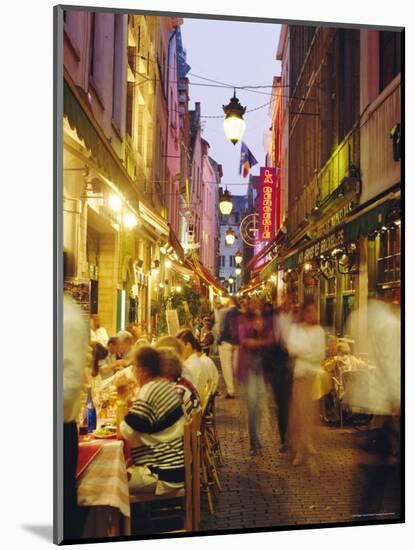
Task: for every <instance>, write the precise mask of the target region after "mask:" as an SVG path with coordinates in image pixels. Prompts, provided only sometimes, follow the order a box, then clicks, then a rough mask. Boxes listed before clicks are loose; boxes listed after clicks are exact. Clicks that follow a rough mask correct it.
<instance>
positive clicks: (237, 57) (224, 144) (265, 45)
mask: <svg viewBox="0 0 415 550" xmlns="http://www.w3.org/2000/svg"><path fill="white" fill-rule="evenodd" d="M280 29H281V26H280V25H277V24H265V23H250V22H245V21H244V22H239V21H215V20H206V19H184V24H183V25H182V27H181V31H182V37H183V47H184V48H185V49H186V50H187V63H188V64H189V65H190V66H191V70H190V74H189V75H188V77H189V80H190V82H191V83H192V82H194V83H200V84H202V83H204V84H210V83H209V82H206V81H205V80H201V79H199V78H196V77H195V76H193V75H199V76H203V77H205V78H210V79H213V80H217V81H220V82H224V83H226V84H231V85H233V86H246V85H247V86H255V85H256V86H257V85H267V86H271V85H272V81H273V77H274V76H277V75H279V74H280V66H281V64H280V61H277V60H276V59H275V58H276V52H277V46H278V39H279V33H280ZM258 91H259V92H261V93H254V92H250V91H247V90H236V95H237V97H238V98H239V100H240V103H241V105H243V106H244V107H245V106H246V107H247V111H248V110H249V109H253V108H255V107H259V106H260V105H263V104H264V103H267V102H268V101H270V100H271V95H267V94H271V88H263V89H260V90H258ZM231 96H233V89H231V88H229V89H228V88H210V87H204V86H194V85H193V86H192V85H190V105H189V108H190V109H193V108H194V103H195V102H196V101H200V104H201V114H202V117H203V115H221V118H219V119H203V118H202V125H204V130H203V137H204V138H205V139H206V140H207V141H208V142H209V144H210V150H209V153H210V156H211V157H212V158H214V159H215V160H216V161H217V162H218V163H220V164H222V166H223V178H222V182H223V184H226V183H228V184H235V183H237V184H238V185H229V187H228V189H229V191H230V192H231V193H233V194H235V195H237V194H238V195H242V194H245V192H246V188H247V185H246V184H247V182H248V178H245V179H244V178H242V176H240V175H239V173H238V172H239V158H240V149H241V147H240V143H237V144H236V145H235V146H234V145H232V143H231V142H230V141H228V139H227V138H226V136H225V133H224V131H223V117H224V113H223V110H222V105H226V104H227V103H229V100H230V98H231ZM268 112H269V105H267V106H266V107H263V108H262V109H259V110H258V111H255V112H253V113H247V114H246V115H245V117H244V118H245V121H246V130H245V135H244V138H243V140H244V141H245V143H246V144H247V145H248V147H249V148H250V149H251V151H252V153H253V154H254V156H255V158H256V159H257V161H258V164H257V165H256V166H255V167H254V168H253V170H252V172H251V173H252V174H253V175H259V166H260V165H263V164H264V158H265V151H264V146H263V137H264V131H266V130H267V129H268V128H269V126H270V118H269V114H268ZM244 182H245V183H244ZM239 183H241V184H242V185H239Z"/></svg>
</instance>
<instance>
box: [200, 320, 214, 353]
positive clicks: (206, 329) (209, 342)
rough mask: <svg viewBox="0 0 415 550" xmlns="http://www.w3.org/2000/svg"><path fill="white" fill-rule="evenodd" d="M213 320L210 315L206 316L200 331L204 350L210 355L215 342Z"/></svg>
mask: <svg viewBox="0 0 415 550" xmlns="http://www.w3.org/2000/svg"><path fill="white" fill-rule="evenodd" d="M212 326H213V325H212V322H211V320H210V319H209V317H204V319H203V327H202V330H201V332H200V339H199V340H200V345H201V346H202V351H203V353H204V354H206V355H207V356H209V355H210V351H211V348H212V346H213V344H214V342H215V336H214V334H213V331H212Z"/></svg>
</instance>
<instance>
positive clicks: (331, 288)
mask: <svg viewBox="0 0 415 550" xmlns="http://www.w3.org/2000/svg"><path fill="white" fill-rule="evenodd" d="M327 294H336V277H330V279H329V280H328V282H327Z"/></svg>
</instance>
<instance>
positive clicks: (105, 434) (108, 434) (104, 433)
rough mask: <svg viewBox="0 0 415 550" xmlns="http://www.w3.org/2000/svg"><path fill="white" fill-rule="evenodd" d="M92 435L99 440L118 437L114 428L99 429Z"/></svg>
mask: <svg viewBox="0 0 415 550" xmlns="http://www.w3.org/2000/svg"><path fill="white" fill-rule="evenodd" d="M92 435H93V436H94V437H95V438H97V439H111V438H113V437H117V429H116V428H115V427H114V429H112V428H98V429H97V430H94V431H93V432H92Z"/></svg>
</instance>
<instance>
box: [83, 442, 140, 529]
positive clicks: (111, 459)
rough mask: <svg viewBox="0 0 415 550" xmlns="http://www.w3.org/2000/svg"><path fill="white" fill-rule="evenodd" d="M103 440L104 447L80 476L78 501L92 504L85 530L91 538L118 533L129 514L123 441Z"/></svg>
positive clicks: (85, 504)
mask: <svg viewBox="0 0 415 550" xmlns="http://www.w3.org/2000/svg"><path fill="white" fill-rule="evenodd" d="M100 441H101V442H102V447H101V450H100V451H99V453H98V454H97V455H96V456H95V457H94V458H93V460H92V461H91V462H90V463H89V464H88V466H87V467H86V468H85V470H84V471H83V472H82V473H81V474H80V476H79V478H78V480H77V486H78V504H79V506H88V507H90V509H89V511H88V517H87V521H86V525H85V529H84V533H83V536H84V537H88V538H89V537H107V536H111V535H112V536H116V535H119V534H120V533H119V524H120V520H121V519H123V520H124V518H130V500H129V491H128V479H127V465H126V459H125V456H124V442H123V441H120V440H117V439H105V440H104V439H103V440H100ZM81 445H82V443H81ZM123 523H124V526H125V520H124V521H123Z"/></svg>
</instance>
